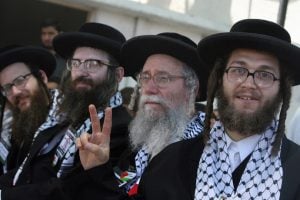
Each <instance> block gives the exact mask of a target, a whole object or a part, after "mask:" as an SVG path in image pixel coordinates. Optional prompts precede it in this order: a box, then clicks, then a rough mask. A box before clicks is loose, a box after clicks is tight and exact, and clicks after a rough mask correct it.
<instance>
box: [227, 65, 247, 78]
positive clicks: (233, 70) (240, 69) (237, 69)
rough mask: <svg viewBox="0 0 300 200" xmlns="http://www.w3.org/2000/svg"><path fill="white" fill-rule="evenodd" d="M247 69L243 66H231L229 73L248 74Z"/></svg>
mask: <svg viewBox="0 0 300 200" xmlns="http://www.w3.org/2000/svg"><path fill="white" fill-rule="evenodd" d="M246 72H247V69H245V68H243V67H231V68H230V70H229V73H231V74H235V75H240V76H241V75H244V74H246Z"/></svg>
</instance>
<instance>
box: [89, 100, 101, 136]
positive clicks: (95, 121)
mask: <svg viewBox="0 0 300 200" xmlns="http://www.w3.org/2000/svg"><path fill="white" fill-rule="evenodd" d="M89 113H90V118H91V122H92V135H93V134H94V133H99V132H100V131H101V125H100V120H99V118H98V115H97V109H96V107H95V105H93V104H91V105H89Z"/></svg>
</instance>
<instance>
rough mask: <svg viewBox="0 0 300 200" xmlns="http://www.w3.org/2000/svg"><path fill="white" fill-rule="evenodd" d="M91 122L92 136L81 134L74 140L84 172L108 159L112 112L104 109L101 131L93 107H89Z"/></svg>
mask: <svg viewBox="0 0 300 200" xmlns="http://www.w3.org/2000/svg"><path fill="white" fill-rule="evenodd" d="M89 112H90V118H91V122H92V134H88V133H83V134H81V136H80V137H79V138H77V140H76V145H77V147H78V149H79V156H80V161H81V164H82V166H83V168H84V169H85V170H87V169H90V168H93V167H96V166H99V165H102V164H104V163H106V162H107V161H108V159H109V152H110V150H109V148H110V145H109V142H110V132H111V124H112V110H111V108H106V109H105V118H104V124H103V128H102V130H101V125H100V120H99V118H98V115H97V110H96V108H95V106H94V105H89Z"/></svg>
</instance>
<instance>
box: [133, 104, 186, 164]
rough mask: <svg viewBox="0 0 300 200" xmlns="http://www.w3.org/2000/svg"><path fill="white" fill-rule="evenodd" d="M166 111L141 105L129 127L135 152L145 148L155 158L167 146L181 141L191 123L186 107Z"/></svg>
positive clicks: (166, 109)
mask: <svg viewBox="0 0 300 200" xmlns="http://www.w3.org/2000/svg"><path fill="white" fill-rule="evenodd" d="M166 106H167V105H165V111H164V112H161V113H157V112H156V111H153V110H150V109H145V108H144V107H143V105H141V104H140V107H139V110H138V112H137V114H136V117H135V118H134V120H133V121H132V122H131V124H130V126H129V130H130V135H129V137H130V143H131V146H132V148H133V149H134V150H139V149H140V148H141V147H142V146H145V147H146V148H147V150H148V153H149V154H150V155H151V158H153V157H154V156H155V155H157V154H158V153H159V152H160V151H162V150H163V149H164V148H165V147H166V146H167V145H169V144H171V143H174V142H176V141H179V140H180V139H182V137H183V135H184V130H185V128H186V126H187V124H188V122H189V120H190V119H189V116H188V114H187V111H186V109H185V108H184V106H180V107H178V108H176V109H169V108H166Z"/></svg>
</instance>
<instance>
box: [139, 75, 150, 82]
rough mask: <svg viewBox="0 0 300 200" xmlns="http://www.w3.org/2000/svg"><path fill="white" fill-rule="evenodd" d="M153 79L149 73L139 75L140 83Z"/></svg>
mask: <svg viewBox="0 0 300 200" xmlns="http://www.w3.org/2000/svg"><path fill="white" fill-rule="evenodd" d="M150 79H151V77H150V75H149V74H147V73H142V74H140V75H139V81H140V83H146V82H148V81H149V80H150Z"/></svg>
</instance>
